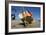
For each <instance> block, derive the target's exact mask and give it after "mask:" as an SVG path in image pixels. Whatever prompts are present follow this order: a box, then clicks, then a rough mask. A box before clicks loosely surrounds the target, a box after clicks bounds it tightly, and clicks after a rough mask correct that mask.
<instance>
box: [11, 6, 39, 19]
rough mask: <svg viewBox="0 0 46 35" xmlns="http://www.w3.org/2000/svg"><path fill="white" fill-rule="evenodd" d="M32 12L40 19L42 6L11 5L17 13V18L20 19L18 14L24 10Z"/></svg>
mask: <svg viewBox="0 0 46 35" xmlns="http://www.w3.org/2000/svg"><path fill="white" fill-rule="evenodd" d="M26 10H27V11H29V12H32V14H33V17H34V18H35V19H40V7H23V6H22V7H21V6H11V13H12V14H15V16H16V19H19V17H18V14H19V13H20V12H22V11H26Z"/></svg>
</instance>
